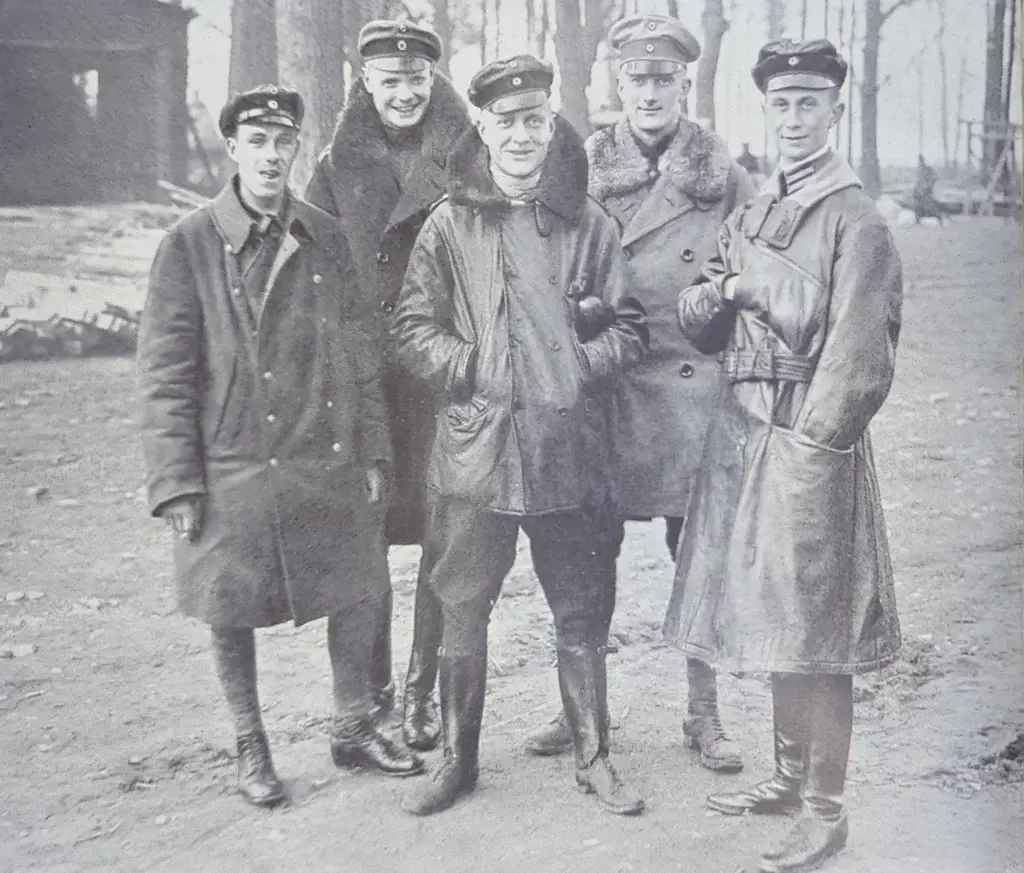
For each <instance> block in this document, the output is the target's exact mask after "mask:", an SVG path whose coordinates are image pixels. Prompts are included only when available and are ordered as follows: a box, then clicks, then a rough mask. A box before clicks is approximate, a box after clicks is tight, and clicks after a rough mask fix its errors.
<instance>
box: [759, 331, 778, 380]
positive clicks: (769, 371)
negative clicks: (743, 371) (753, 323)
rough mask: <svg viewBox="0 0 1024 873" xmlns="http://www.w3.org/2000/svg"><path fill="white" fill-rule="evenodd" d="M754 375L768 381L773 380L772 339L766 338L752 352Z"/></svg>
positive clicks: (773, 354)
mask: <svg viewBox="0 0 1024 873" xmlns="http://www.w3.org/2000/svg"><path fill="white" fill-rule="evenodd" d="M754 374H755V375H756V376H760V377H765V376H767V377H768V378H769V379H774V378H775V342H774V337H771V336H767V337H765V338H764V340H763V341H762V342H761V345H760V346H759V347H758V349H757V351H756V352H754Z"/></svg>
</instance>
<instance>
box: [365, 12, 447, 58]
mask: <svg viewBox="0 0 1024 873" xmlns="http://www.w3.org/2000/svg"><path fill="white" fill-rule="evenodd" d="M358 49H359V57H361V58H362V59H363V60H364V61H370V60H374V59H376V58H421V59H423V60H427V61H430V62H431V63H435V62H436V61H438V60H439V59H440V58H441V39H440V37H438V35H437V34H436V33H434V31H432V30H430V29H428V28H426V27H421V26H420V25H418V24H413V23H412V22H411V21H383V20H381V21H369V22H367V23H366V24H364V25H363V29H362V30H360V31H359V41H358Z"/></svg>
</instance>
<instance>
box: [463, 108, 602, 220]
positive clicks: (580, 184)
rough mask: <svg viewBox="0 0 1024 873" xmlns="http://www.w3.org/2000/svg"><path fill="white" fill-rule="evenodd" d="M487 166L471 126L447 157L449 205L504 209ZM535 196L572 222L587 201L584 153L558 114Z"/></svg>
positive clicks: (484, 151) (578, 139)
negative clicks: (450, 203)
mask: <svg viewBox="0 0 1024 873" xmlns="http://www.w3.org/2000/svg"><path fill="white" fill-rule="evenodd" d="M489 165H490V158H489V155H488V152H487V147H486V146H485V145H484V143H483V140H481V139H480V134H479V133H478V132H477V130H476V128H475V127H474V128H473V129H471V130H469V131H467V132H466V134H465V135H464V136H463V137H462V139H460V140H459V142H458V144H457V145H456V146H455V148H454V149H453V150H452V153H451V156H450V158H449V162H448V166H449V174H448V197H449V199H450V200H451V202H452V203H454V204H458V205H462V206H475V207H478V208H486V207H490V208H500V207H503V206H506V205H507V204H508V198H507V197H506V196H505V195H504V194H503V193H502V192H501V190H500V189H499V188H498V186H497V185H495V184H494V179H492V178H491V172H490V169H489ZM535 197H536V199H537V200H538V201H539V202H540V203H543V204H544V206H546V207H547V208H548V209H550V210H551V211H552V212H554V213H555V214H556V215H558V216H560V217H561V218H564V219H565V220H567V221H570V222H574V223H575V222H576V221H578V220H579V218H580V216H581V215H582V214H583V208H584V206H585V205H586V202H587V153H586V151H585V150H584V147H583V139H582V138H581V137H580V135H579V134H578V133H577V132H576V130H575V128H573V126H572V125H571V124H569V122H568V121H566V120H565V119H564V118H562V117H561V116H559V115H556V116H555V133H554V136H553V137H552V139H551V145H550V147H549V148H548V155H547V158H545V160H544V166H543V168H542V169H541V174H540V183H539V185H538V187H537V193H536V195H535Z"/></svg>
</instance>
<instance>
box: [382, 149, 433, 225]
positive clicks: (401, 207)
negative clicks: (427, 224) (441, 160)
mask: <svg viewBox="0 0 1024 873" xmlns="http://www.w3.org/2000/svg"><path fill="white" fill-rule="evenodd" d="M445 182H446V179H445V169H444V167H442V166H440V165H438V164H437V163H435V162H434V161H432V160H424V161H422V162H421V163H420V164H419V166H417V167H416V170H415V172H414V173H413V174H412V176H410V177H409V178H408V179H406V180H405V185H404V187H402V188H401V192H402V193H401V194H400V195H399V198H398V202H397V203H396V204H395V208H394V209H392V210H391V216H390V217H389V218H388V223H387V226H388V227H396V226H397V225H399V224H401V223H402V222H403V221H406V220H407V219H409V218H411V217H412V216H413V215H415V214H416V213H417V212H420V211H421V210H423V209H425V208H427V207H428V206H430V205H431V204H433V203H435V202H436V201H438V200H440V199H441V198H442V197H443V196H444V193H445Z"/></svg>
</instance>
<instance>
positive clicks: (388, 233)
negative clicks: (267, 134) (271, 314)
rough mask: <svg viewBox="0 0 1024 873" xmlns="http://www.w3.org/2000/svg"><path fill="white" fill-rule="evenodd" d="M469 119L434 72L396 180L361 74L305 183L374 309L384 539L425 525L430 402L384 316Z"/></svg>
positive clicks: (404, 538)
mask: <svg viewBox="0 0 1024 873" xmlns="http://www.w3.org/2000/svg"><path fill="white" fill-rule="evenodd" d="M469 125H470V120H469V114H468V113H467V111H466V107H465V104H464V103H463V101H462V99H461V98H460V97H459V95H458V94H457V93H456V91H455V89H454V88H453V87H452V85H451V83H450V82H449V81H448V80H447V79H445V78H444V76H442V75H440V74H438V73H435V74H434V84H433V87H432V90H431V96H430V103H429V105H428V107H427V112H426V114H425V116H424V118H423V121H422V122H421V127H422V129H421V131H419V133H418V141H419V143H420V146H419V159H418V160H417V161H416V163H415V166H414V168H413V170H412V172H411V173H410V174H409V176H408V178H405V179H403V178H401V176H402V173H401V171H400V170H399V167H398V163H397V161H396V160H395V157H394V154H393V149H392V147H391V145H390V143H389V142H388V139H387V136H386V134H385V131H384V127H383V125H382V123H381V121H380V117H379V116H378V114H377V110H376V109H375V108H374V105H373V98H372V97H371V96H370V94H369V92H368V91H367V90H366V86H365V85H364V84H363V81H362V78H359V79H357V80H356V82H355V83H354V84H353V86H352V88H351V90H350V93H349V96H348V102H347V103H346V106H345V111H344V112H343V113H342V114H341V117H340V119H339V120H338V126H337V129H336V130H335V133H334V137H333V139H332V141H331V144H330V146H329V147H328V148H327V149H326V150H325V152H324V153H323V155H322V156H321V157H320V160H319V161H318V163H317V166H316V169H315V171H314V173H313V177H312V179H311V180H310V183H309V188H308V190H307V192H306V197H307V198H308V199H309V200H310V202H312V203H314V204H316V205H317V206H319V207H321V208H322V209H325V210H326V211H327V212H330V213H331V214H332V215H335V216H337V217H338V218H339V220H340V222H341V226H342V228H343V229H344V232H345V235H346V236H347V237H348V241H349V246H350V248H351V251H352V256H353V259H354V262H355V265H356V269H357V270H358V273H359V285H360V289H361V290H362V292H363V293H364V294H365V295H366V297H367V302H368V304H369V305H370V306H372V307H374V308H375V309H376V310H377V311H378V313H379V314H380V316H381V318H380V319H379V326H380V342H381V345H382V354H383V357H384V373H383V385H384V396H385V399H386V401H387V409H388V417H389V421H390V427H391V441H392V445H393V447H394V455H395V461H394V470H393V473H392V477H391V479H392V483H391V484H392V487H391V497H390V504H391V505H390V508H389V510H388V515H387V528H386V529H387V537H388V541H389V542H391V543H418V542H419V541H420V539H421V537H422V534H423V525H424V522H425V492H424V480H425V475H426V465H427V459H428V457H429V454H430V442H431V439H432V438H433V434H434V426H435V416H436V411H437V409H436V408H437V402H438V401H437V399H436V398H435V397H434V396H433V394H432V392H431V391H430V388H429V386H427V385H424V384H423V383H422V382H421V381H419V380H417V379H416V378H415V377H414V376H412V375H411V374H410V373H408V372H407V371H405V370H403V369H402V368H401V367H400V366H399V365H398V363H397V362H396V360H395V358H394V355H393V350H392V347H391V343H390V339H389V336H388V334H387V331H386V327H385V323H386V321H387V317H388V316H389V315H390V314H391V313H392V312H393V311H394V307H395V301H396V299H397V298H398V292H399V290H400V288H401V286H402V278H403V277H404V276H405V268H406V265H407V264H408V262H409V255H410V253H411V252H412V246H413V243H414V242H415V240H416V235H417V234H418V233H419V231H420V228H421V227H422V226H423V222H424V220H425V219H426V217H427V214H428V213H429V211H430V207H431V206H433V205H434V204H435V203H437V201H438V200H440V199H441V197H443V196H444V193H445V184H446V178H447V165H448V154H449V152H450V151H451V149H452V147H453V146H454V144H455V141H456V140H457V139H458V138H459V136H460V135H461V134H462V133H464V132H465V130H466V128H467V127H469Z"/></svg>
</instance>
